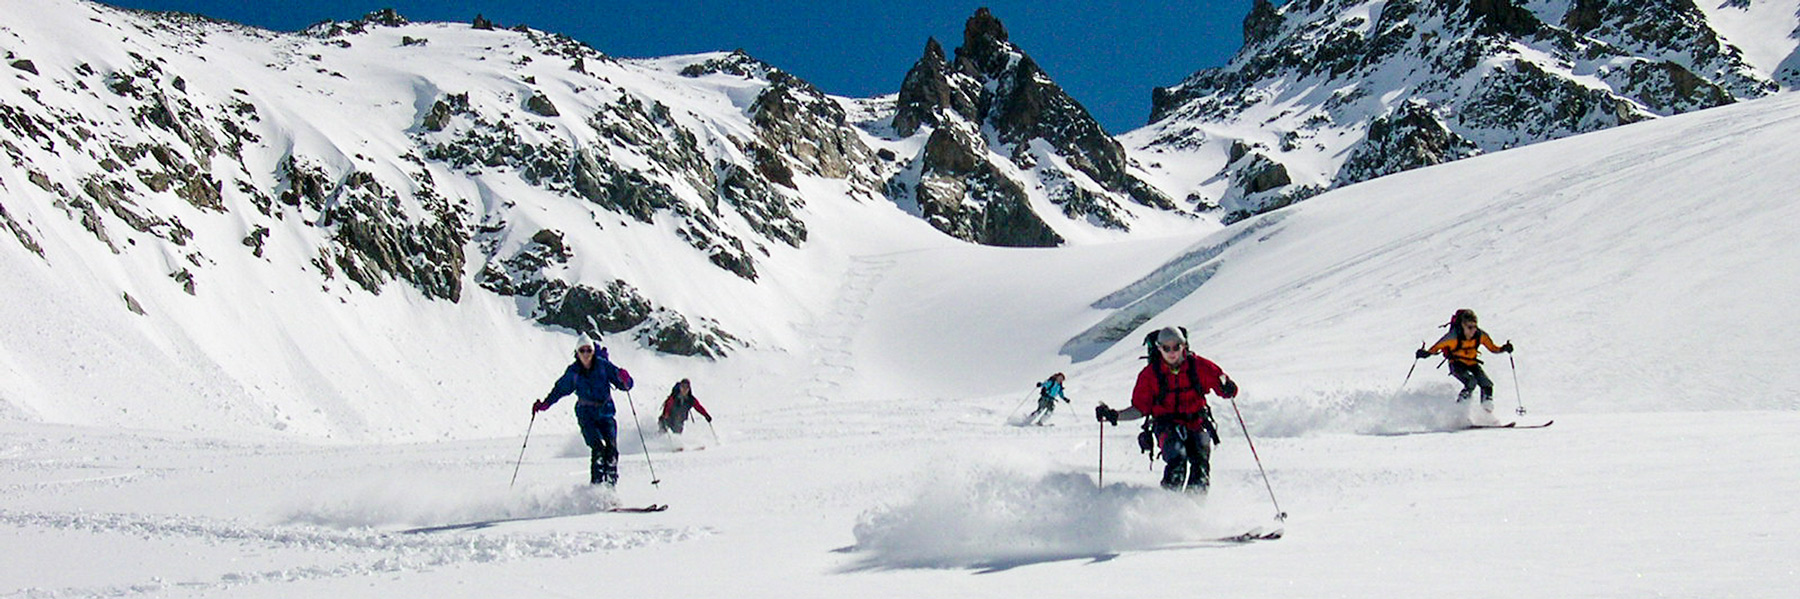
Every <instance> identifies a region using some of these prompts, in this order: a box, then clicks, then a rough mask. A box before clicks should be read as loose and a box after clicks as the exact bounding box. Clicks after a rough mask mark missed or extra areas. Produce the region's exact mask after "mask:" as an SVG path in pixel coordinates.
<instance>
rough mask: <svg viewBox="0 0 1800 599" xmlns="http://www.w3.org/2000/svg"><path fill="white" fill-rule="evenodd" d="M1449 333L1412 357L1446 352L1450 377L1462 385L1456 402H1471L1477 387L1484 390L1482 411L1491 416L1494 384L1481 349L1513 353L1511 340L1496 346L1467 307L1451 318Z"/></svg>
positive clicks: (1423, 357) (1473, 312) (1426, 356)
mask: <svg viewBox="0 0 1800 599" xmlns="http://www.w3.org/2000/svg"><path fill="white" fill-rule="evenodd" d="M1446 326H1449V327H1450V332H1447V333H1444V337H1443V338H1442V339H1438V342H1437V343H1436V344H1434V345H1432V346H1431V347H1429V348H1421V349H1420V350H1419V351H1417V352H1414V353H1413V356H1414V357H1416V358H1419V359H1425V358H1428V357H1431V354H1435V353H1438V352H1443V354H1444V359H1445V360H1447V361H1449V362H1450V376H1452V377H1455V378H1456V381H1457V382H1459V383H1462V384H1463V388H1462V391H1461V392H1458V393H1457V394H1456V401H1457V402H1458V403H1461V402H1463V401H1467V400H1468V399H1469V394H1470V393H1472V392H1474V391H1475V388H1476V387H1480V388H1481V409H1483V410H1486V411H1487V412H1489V413H1492V412H1493V411H1494V381H1493V380H1492V379H1489V378H1488V375H1487V372H1486V371H1484V370H1482V368H1481V359H1480V358H1478V357H1477V356H1479V355H1480V354H1481V348H1482V347H1483V346H1486V347H1487V349H1488V351H1490V352H1493V353H1497V354H1498V353H1512V350H1513V344H1512V342H1511V341H1508V342H1506V345H1494V339H1493V338H1492V337H1489V336H1488V334H1487V331H1483V330H1481V326H1480V324H1479V323H1478V322H1477V321H1476V318H1475V311H1474V310H1470V309H1468V308H1463V309H1461V310H1457V311H1456V313H1455V314H1452V315H1451V316H1450V323H1449V324H1448V325H1446Z"/></svg>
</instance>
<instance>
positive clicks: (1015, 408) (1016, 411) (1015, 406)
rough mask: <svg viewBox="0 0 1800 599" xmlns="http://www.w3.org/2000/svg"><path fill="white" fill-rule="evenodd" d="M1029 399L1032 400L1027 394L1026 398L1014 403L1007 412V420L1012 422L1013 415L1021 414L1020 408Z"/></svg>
mask: <svg viewBox="0 0 1800 599" xmlns="http://www.w3.org/2000/svg"><path fill="white" fill-rule="evenodd" d="M1028 401H1031V396H1030V395H1027V396H1025V398H1024V399H1021V400H1019V403H1016V404H1013V408H1012V409H1011V410H1008V411H1007V412H1006V421H1007V422H1012V419H1013V417H1014V416H1017V415H1019V408H1023V407H1025V402H1028Z"/></svg>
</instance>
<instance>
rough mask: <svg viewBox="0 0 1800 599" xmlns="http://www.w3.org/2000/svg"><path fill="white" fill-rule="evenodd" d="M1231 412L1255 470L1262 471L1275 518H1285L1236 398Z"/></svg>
mask: <svg viewBox="0 0 1800 599" xmlns="http://www.w3.org/2000/svg"><path fill="white" fill-rule="evenodd" d="M1231 412H1232V413H1233V414H1236V415H1237V421H1238V428H1239V429H1242V430H1243V431H1244V443H1245V444H1247V445H1249V446H1250V457H1252V458H1255V459H1256V471H1257V472H1260V473H1262V479H1263V488H1265V489H1268V490H1269V503H1273V504H1275V519H1276V520H1282V521H1286V520H1287V512H1284V511H1281V502H1280V501H1276V500H1275V487H1274V486H1273V485H1270V484H1269V472H1268V471H1267V470H1263V465H1262V456H1259V455H1256V441H1253V440H1251V439H1250V427H1248V426H1245V425H1244V413H1243V412H1240V411H1238V407H1237V400H1236V399H1232V400H1231Z"/></svg>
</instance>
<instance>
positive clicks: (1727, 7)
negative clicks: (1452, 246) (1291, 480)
mask: <svg viewBox="0 0 1800 599" xmlns="http://www.w3.org/2000/svg"><path fill="white" fill-rule="evenodd" d="M1795 4H1796V3H1793V2H1788V1H1786V0H1779V1H1777V2H1772V3H1770V2H1764V3H1760V5H1758V6H1754V7H1753V6H1752V3H1751V2H1747V1H1736V2H1725V3H1722V4H1719V5H1718V6H1716V7H1714V6H1707V7H1704V8H1703V7H1702V6H1700V5H1697V4H1696V3H1695V2H1693V1H1692V0H1646V1H1639V2H1623V1H1618V0H1538V1H1531V2H1524V1H1519V0H1379V1H1369V0H1293V1H1290V2H1286V3H1284V4H1282V5H1281V6H1279V7H1277V6H1276V5H1275V4H1273V3H1271V2H1269V1H1268V0H1256V1H1255V2H1254V4H1253V8H1252V10H1251V11H1250V13H1249V15H1248V16H1247V17H1246V18H1245V20H1244V39H1245V43H1244V47H1243V49H1242V50H1240V51H1239V53H1238V55H1237V56H1236V57H1235V58H1234V59H1233V60H1232V61H1231V62H1230V64H1228V65H1226V66H1224V67H1219V68H1213V69H1206V70H1202V71H1199V72H1197V73H1195V74H1193V75H1192V76H1190V77H1188V78H1187V79H1186V80H1185V81H1183V82H1181V83H1180V84H1178V85H1174V86H1170V87H1167V88H1159V89H1157V90H1155V92H1154V93H1153V102H1152V111H1151V124H1150V125H1149V126H1147V127H1145V128H1144V129H1141V130H1139V131H1136V132H1133V133H1131V134H1129V135H1128V136H1126V137H1127V143H1128V145H1131V146H1132V147H1133V149H1134V150H1140V151H1141V152H1140V153H1139V156H1141V157H1143V159H1144V160H1152V159H1151V158H1150V156H1155V155H1162V156H1163V157H1161V158H1156V159H1154V162H1155V163H1157V164H1161V165H1164V169H1163V170H1174V168H1173V167H1169V166H1168V165H1170V164H1171V163H1179V164H1180V165H1181V168H1182V169H1195V167H1196V166H1198V167H1200V168H1198V169H1197V174H1190V175H1186V176H1185V177H1183V176H1179V175H1176V176H1169V177H1165V180H1169V179H1174V181H1172V182H1170V183H1168V184H1166V185H1165V188H1168V187H1177V188H1181V187H1185V188H1186V189H1185V193H1182V194H1181V195H1185V196H1186V197H1187V198H1189V199H1190V200H1191V201H1193V202H1194V203H1196V204H1200V205H1213V206H1219V207H1220V209H1221V210H1223V211H1224V212H1225V213H1226V220H1228V221H1229V220H1235V219H1237V218H1242V217H1243V216H1247V215H1250V214H1256V213H1260V212H1265V211H1268V210H1272V209H1275V208H1279V207H1281V206H1284V205H1287V204H1290V203H1292V202H1295V201H1300V200H1303V199H1305V198H1307V197H1310V196H1312V195H1316V194H1317V193H1320V192H1322V191H1324V190H1327V189H1330V188H1333V187H1338V186H1343V185H1349V184H1354V183H1357V182H1360V181H1366V180H1368V179H1372V178H1375V177H1380V176H1382V175H1387V174H1392V173H1395V172H1400V171H1403V170H1408V169H1413V168H1419V167H1424V166H1430V165H1433V164H1440V163H1443V162H1448V161H1451V160H1457V159H1460V158H1465V157H1468V156H1473V155H1476V154H1480V153H1486V152H1494V151H1498V150H1503V149H1506V148H1511V147H1517V146H1520V145H1525V144H1530V143H1536V142H1540V141H1546V140H1550V139H1557V138H1561V137H1567V136H1570V135H1577V134H1581V133H1586V132H1590V131H1596V130H1600V129H1605V128H1608V127H1615V126H1619V125H1624V124H1629V123H1633V122H1638V121H1642V120H1645V119H1651V118H1657V117H1659V116H1668V115H1672V114H1679V113H1683V112H1689V111H1693V110H1700V109H1704V108H1709V107H1714V106H1720V105H1723V104H1728V103H1731V102H1735V101H1738V100H1743V99H1752V98H1757V97H1762V96H1766V95H1768V94H1771V93H1775V92H1777V91H1780V90H1782V89H1785V87H1786V86H1791V85H1793V83H1794V82H1795V80H1796V77H1797V73H1800V71H1796V69H1795V68H1794V66H1793V64H1792V62H1791V58H1790V59H1789V60H1782V61H1780V62H1779V63H1773V62H1772V61H1770V62H1765V63H1764V64H1753V63H1752V62H1751V61H1750V60H1749V58H1747V56H1746V53H1745V51H1744V50H1742V49H1741V48H1740V45H1739V44H1753V45H1756V46H1769V45H1771V43H1773V44H1774V45H1776V46H1780V47H1783V48H1785V49H1786V50H1785V52H1787V53H1789V54H1788V55H1789V56H1791V52H1792V51H1793V49H1794V47H1795V43H1794V41H1793V37H1792V36H1791V35H1788V34H1787V32H1791V31H1793V29H1794V26H1795V25H1796V20H1795V13H1796V9H1797V7H1796V6H1795ZM1753 9H1754V10H1756V11H1757V13H1756V15H1755V18H1756V19H1761V20H1765V21H1766V20H1767V19H1768V17H1770V16H1775V17H1781V18H1785V19H1786V20H1787V21H1786V23H1787V24H1786V29H1785V30H1784V31H1782V32H1781V33H1782V36H1781V38H1780V39H1770V38H1771V37H1772V36H1769V35H1768V34H1767V32H1766V31H1762V30H1750V29H1748V28H1740V30H1738V31H1733V32H1731V34H1732V35H1736V36H1737V38H1736V39H1735V40H1734V39H1733V38H1731V37H1728V34H1727V33H1726V32H1725V30H1724V28H1723V26H1722V25H1723V24H1725V23H1735V22H1738V21H1743V20H1746V19H1747V18H1748V17H1747V15H1748V13H1749V11H1751V10H1753ZM1783 15H1785V17H1784V16H1783ZM1764 29H1767V27H1764ZM1765 60H1767V59H1765Z"/></svg>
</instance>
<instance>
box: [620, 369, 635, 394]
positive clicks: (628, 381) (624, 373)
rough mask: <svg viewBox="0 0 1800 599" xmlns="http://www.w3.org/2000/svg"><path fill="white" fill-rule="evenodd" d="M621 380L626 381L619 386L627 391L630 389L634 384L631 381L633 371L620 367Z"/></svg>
mask: <svg viewBox="0 0 1800 599" xmlns="http://www.w3.org/2000/svg"><path fill="white" fill-rule="evenodd" d="M619 382H621V383H624V384H623V385H620V386H619V388H620V389H624V390H626V391H630V390H631V388H632V387H633V386H634V385H632V383H631V373H630V372H628V371H626V370H625V369H623V368H620V369H619Z"/></svg>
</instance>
